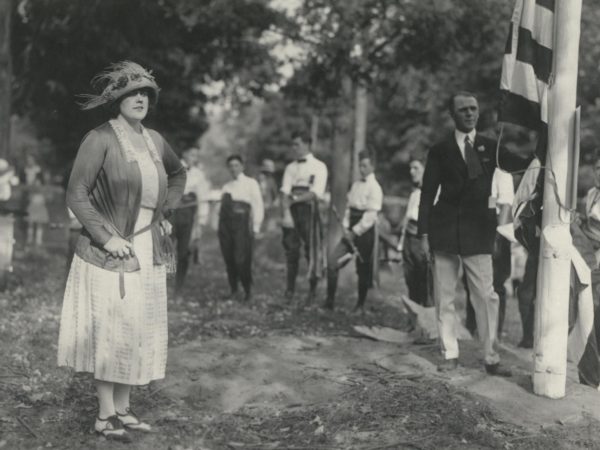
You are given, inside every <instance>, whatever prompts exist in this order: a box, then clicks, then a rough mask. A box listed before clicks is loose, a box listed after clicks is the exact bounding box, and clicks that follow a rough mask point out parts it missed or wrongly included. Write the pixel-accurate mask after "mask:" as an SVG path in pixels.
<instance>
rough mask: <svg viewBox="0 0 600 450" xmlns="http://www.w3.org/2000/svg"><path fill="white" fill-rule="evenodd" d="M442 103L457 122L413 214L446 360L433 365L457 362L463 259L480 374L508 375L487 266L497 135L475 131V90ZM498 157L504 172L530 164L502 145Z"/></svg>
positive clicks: (430, 166) (434, 154)
mask: <svg viewBox="0 0 600 450" xmlns="http://www.w3.org/2000/svg"><path fill="white" fill-rule="evenodd" d="M448 106H449V109H450V114H451V116H452V119H453V120H454V123H455V126H456V128H455V130H454V132H453V133H452V134H451V135H450V136H449V137H448V138H446V139H445V140H443V141H442V142H440V143H438V144H436V145H434V146H433V147H432V148H431V150H430V151H429V155H428V157H427V164H426V166H425V167H426V168H425V174H424V176H423V187H422V191H421V202H420V208H419V220H418V233H419V235H420V236H421V239H422V245H423V250H424V251H425V253H426V254H427V255H430V254H431V255H432V256H431V257H432V272H433V283H434V289H433V290H434V299H435V304H436V314H437V322H438V330H439V334H440V343H441V347H442V353H443V355H444V359H445V361H444V363H442V364H440V366H439V367H438V369H439V370H440V371H447V370H453V369H455V368H457V367H458V355H459V351H458V340H457V336H456V327H455V325H456V324H455V321H456V313H455V308H454V300H455V296H456V285H457V281H458V275H459V269H460V265H461V263H462V267H463V270H464V272H465V273H466V276H467V282H468V285H469V290H470V293H471V300H472V302H473V306H474V308H475V316H476V320H477V329H478V330H479V338H480V340H481V341H482V343H483V348H484V357H485V369H486V372H487V373H489V374H491V375H499V376H511V373H510V371H509V370H507V369H505V368H503V367H502V366H500V364H499V361H500V357H499V355H498V353H497V351H496V329H497V326H498V296H497V294H496V293H495V292H494V288H493V270H492V249H493V244H494V238H495V234H496V203H495V198H494V197H492V196H491V188H492V176H493V174H494V169H495V168H496V141H494V140H493V139H489V138H487V137H484V136H480V135H478V134H477V132H476V130H475V127H476V125H477V120H478V118H479V104H478V102H477V98H476V97H475V96H474V95H473V94H471V93H468V92H458V93H456V94H454V95H452V97H451V98H450V101H449V104H448ZM501 156H502V159H501V161H500V165H501V167H502V168H503V169H505V170H516V169H520V168H524V167H526V165H527V162H528V161H526V160H524V159H522V158H519V157H517V156H516V155H511V154H510V153H506V152H505V151H503V150H501Z"/></svg>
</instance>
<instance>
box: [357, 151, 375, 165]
mask: <svg viewBox="0 0 600 450" xmlns="http://www.w3.org/2000/svg"><path fill="white" fill-rule="evenodd" d="M363 159H368V160H369V161H371V163H373V155H372V153H371V152H370V151H368V150H361V151H360V152H358V161H359V162H360V161H362V160H363Z"/></svg>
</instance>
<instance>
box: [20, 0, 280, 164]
mask: <svg viewBox="0 0 600 450" xmlns="http://www.w3.org/2000/svg"><path fill="white" fill-rule="evenodd" d="M16 14H17V16H16V17H15V21H14V29H13V36H14V42H13V58H14V66H15V85H14V93H15V97H14V107H15V110H16V112H17V113H18V114H20V115H26V116H30V117H31V119H32V121H33V122H34V124H35V125H36V127H37V129H38V132H39V133H40V134H41V135H42V136H48V137H50V138H51V139H52V141H53V142H54V143H55V145H56V146H57V150H58V154H59V161H60V160H65V159H68V158H70V157H71V156H72V155H73V153H74V151H75V150H76V148H77V144H78V142H79V140H80V139H81V137H82V136H83V134H84V133H85V132H86V131H87V130H89V129H90V128H92V127H93V126H96V125H98V124H99V123H100V122H101V121H102V120H103V119H105V116H104V114H103V113H102V112H101V111H95V112H91V113H82V112H81V111H79V109H78V107H77V105H76V101H77V97H76V95H77V94H80V93H89V92H90V91H91V87H90V86H89V80H90V79H91V78H92V77H93V75H94V74H96V73H97V72H98V71H100V70H101V69H103V68H104V67H106V66H107V65H108V64H109V63H111V62H115V61H119V60H123V59H132V60H134V61H136V62H139V63H140V64H142V65H144V66H146V67H148V68H150V69H152V70H153V71H154V75H155V76H156V78H157V81H158V83H159V85H160V86H161V89H162V91H161V96H160V102H159V106H158V107H157V109H156V111H154V112H152V113H151V116H150V117H149V122H150V124H151V125H152V126H154V127H156V128H157V129H159V130H160V131H162V132H165V133H166V134H167V135H168V136H169V137H170V138H171V140H172V141H174V142H173V143H174V144H176V145H178V146H183V145H189V144H191V143H192V142H194V141H195V140H196V139H197V138H198V136H200V135H201V134H202V132H203V131H204V130H205V129H206V120H205V116H204V109H203V105H204V102H205V101H206V96H205V94H204V93H203V91H202V89H201V85H202V84H203V83H205V82H207V81H212V80H220V81H225V82H228V81H235V83H238V84H240V85H242V86H244V87H245V88H246V89H249V90H251V91H252V92H253V93H254V94H257V95H261V94H262V91H263V88H264V86H265V85H267V84H269V83H272V82H273V81H274V80H276V79H277V73H276V64H275V62H274V60H273V59H272V58H271V57H270V54H269V48H268V46H266V45H264V44H262V43H261V40H260V38H261V35H262V33H263V32H264V31H265V30H267V29H268V28H269V27H270V26H271V25H273V24H275V23H279V22H280V21H281V20H283V17H282V16H281V15H280V14H279V13H277V12H276V11H274V10H272V9H271V8H270V7H269V6H268V3H267V2H266V1H262V0H231V1H227V2H223V1H219V0H158V1H146V0H35V1H32V0H22V1H21V3H20V5H19V7H18V9H17V12H16Z"/></svg>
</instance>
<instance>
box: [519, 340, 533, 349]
mask: <svg viewBox="0 0 600 450" xmlns="http://www.w3.org/2000/svg"><path fill="white" fill-rule="evenodd" d="M518 347H520V348H533V341H532V340H531V341H530V340H529V339H521V342H519V344H518Z"/></svg>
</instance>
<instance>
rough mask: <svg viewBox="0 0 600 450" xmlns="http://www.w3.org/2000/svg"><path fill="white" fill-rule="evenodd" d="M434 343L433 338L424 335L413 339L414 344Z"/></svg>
mask: <svg viewBox="0 0 600 450" xmlns="http://www.w3.org/2000/svg"><path fill="white" fill-rule="evenodd" d="M434 343H435V339H432V338H429V337H426V336H419V337H418V338H416V339H415V340H414V341H413V344H414V345H431V344H434Z"/></svg>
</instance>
